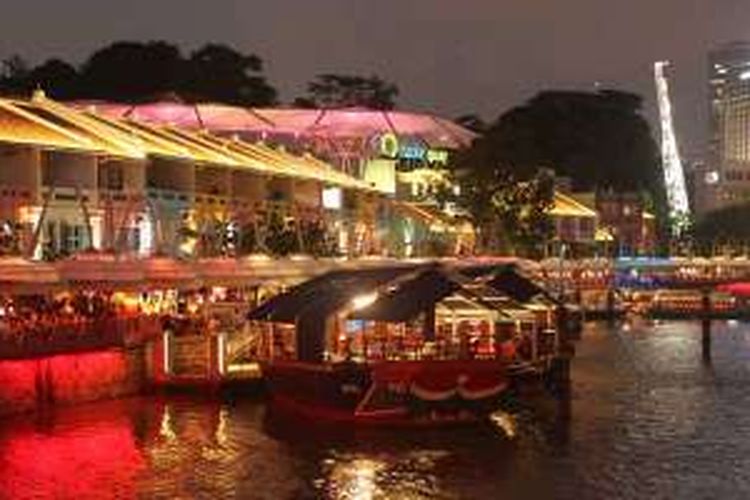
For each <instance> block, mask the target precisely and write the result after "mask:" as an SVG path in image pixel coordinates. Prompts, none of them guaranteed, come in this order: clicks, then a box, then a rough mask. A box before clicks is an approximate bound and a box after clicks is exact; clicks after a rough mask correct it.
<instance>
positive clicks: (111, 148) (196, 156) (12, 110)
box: [0, 91, 375, 191]
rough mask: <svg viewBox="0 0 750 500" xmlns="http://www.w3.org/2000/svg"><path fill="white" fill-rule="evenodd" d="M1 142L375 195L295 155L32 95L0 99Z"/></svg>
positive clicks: (320, 163) (362, 185) (361, 183)
mask: <svg viewBox="0 0 750 500" xmlns="http://www.w3.org/2000/svg"><path fill="white" fill-rule="evenodd" d="M0 143H6V144H22V145H33V146H38V147H40V148H44V149H53V150H63V151H74V152H83V153H90V154H95V155H107V156H112V157H116V158H122V159H136V160H143V159H145V158H147V157H161V158H167V159H173V160H177V161H188V162H194V163H200V164H207V165H216V166H221V167H227V168H234V169H238V170H247V171H249V172H252V173H255V174H259V175H268V176H278V177H287V178H294V179H300V180H313V181H318V182H322V183H325V184H329V185H334V186H339V187H342V188H346V189H356V190H362V191H375V188H374V187H372V186H371V185H370V184H368V183H367V182H365V181H362V180H359V179H356V178H354V177H352V176H350V175H348V174H345V173H343V172H340V171H338V170H335V169H334V168H333V167H331V166H330V165H329V164H327V163H325V162H323V161H321V160H318V159H315V158H313V157H312V156H311V155H302V156H298V155H293V154H291V153H288V152H286V151H284V150H282V149H276V148H273V147H271V146H269V145H267V144H264V143H251V142H247V141H243V140H240V139H239V138H236V137H229V138H228V137H223V136H218V135H214V134H211V133H209V132H203V131H195V130H188V129H185V128H178V127H175V126H172V125H158V124H147V123H143V122H139V121H134V120H130V119H127V118H112V117H106V116H104V115H101V114H97V113H96V112H95V111H93V110H87V109H74V108H71V107H68V106H66V105H63V104H61V103H58V102H55V101H53V100H51V99H48V98H47V97H45V96H44V94H43V93H42V92H39V91H38V92H37V93H35V95H34V97H33V98H32V99H31V100H29V101H24V100H16V99H0Z"/></svg>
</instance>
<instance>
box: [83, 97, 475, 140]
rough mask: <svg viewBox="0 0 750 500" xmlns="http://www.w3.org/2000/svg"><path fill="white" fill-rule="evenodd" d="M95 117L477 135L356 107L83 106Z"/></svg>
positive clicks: (314, 131) (365, 133) (431, 136)
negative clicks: (91, 111) (95, 115)
mask: <svg viewBox="0 0 750 500" xmlns="http://www.w3.org/2000/svg"><path fill="white" fill-rule="evenodd" d="M81 105H84V106H91V107H93V109H95V110H96V111H97V112H98V113H102V114H104V115H107V116H114V117H118V118H129V119H133V120H138V121H144V122H148V123H161V124H164V123H167V124H172V125H175V126H179V127H187V128H193V129H206V130H210V131H213V132H222V133H229V132H235V133H241V132H246V133H247V132H249V133H258V134H262V133H271V134H289V135H298V136H316V137H319V136H324V137H328V138H352V137H358V138H362V137H366V138H369V137H372V136H376V135H380V134H385V133H394V134H396V135H399V136H414V137H419V138H420V139H421V140H422V141H424V142H425V143H426V144H427V145H428V146H429V147H431V148H435V149H459V148H462V147H466V146H468V145H469V144H471V141H472V140H473V139H474V138H475V137H476V135H475V134H474V133H473V132H471V131H470V130H468V129H466V128H464V127H461V126H460V125H458V124H456V123H453V122H452V121H450V120H446V119H444V118H440V117H437V116H433V115H429V114H424V113H407V112H403V111H381V110H370V109H360V108H349V109H298V108H241V107H235V106H227V105H223V104H212V103H201V104H185V103H180V102H154V103H148V104H137V105H129V104H115V103H81Z"/></svg>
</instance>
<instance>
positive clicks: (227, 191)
mask: <svg viewBox="0 0 750 500" xmlns="http://www.w3.org/2000/svg"><path fill="white" fill-rule="evenodd" d="M388 213H389V207H388V200H387V199H386V198H385V197H384V195H383V193H382V192H381V191H379V190H378V189H376V188H374V187H373V186H372V185H370V184H369V183H367V182H365V181H363V180H361V179H357V178H355V177H353V176H350V175H347V174H345V173H343V172H341V171H339V170H336V169H334V168H333V167H331V166H330V165H328V164H326V163H325V162H322V161H320V160H317V159H315V158H314V157H312V156H310V155H295V154H291V153H288V152H286V151H285V150H284V149H283V148H274V147H271V146H268V145H267V144H264V143H258V142H249V141H242V140H240V139H237V138H228V137H222V136H218V135H215V134H210V133H208V132H205V131H190V130H185V129H182V128H177V127H173V126H169V125H149V124H144V123H141V122H137V121H132V120H125V119H114V118H108V117H104V116H102V115H99V114H96V113H93V112H89V111H85V110H77V109H73V108H71V107H68V106H65V105H62V104H60V103H57V102H54V101H52V100H50V99H47V98H46V97H44V95H43V94H41V93H40V94H37V95H36V96H35V97H34V98H32V99H31V100H10V99H0V222H1V223H0V232H1V233H2V238H0V243H2V246H3V248H1V249H0V253H5V254H22V255H25V256H27V257H31V258H35V259H48V260H52V259H58V258H65V257H67V256H69V255H71V254H73V253H77V252H79V251H83V250H107V251H114V252H116V253H122V254H133V255H139V256H149V255H154V254H160V255H171V256H179V257H191V256H209V257H211V256H232V255H239V254H251V253H267V254H276V255H289V254H295V253H307V254H318V255H330V256H335V255H346V256H363V255H386V254H388V249H387V248H386V247H385V246H384V245H385V241H384V239H383V238H382V235H381V234H379V231H378V229H379V226H380V224H381V220H383V219H384V218H386V217H387V215H388Z"/></svg>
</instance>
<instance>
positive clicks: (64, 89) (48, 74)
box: [25, 59, 80, 99]
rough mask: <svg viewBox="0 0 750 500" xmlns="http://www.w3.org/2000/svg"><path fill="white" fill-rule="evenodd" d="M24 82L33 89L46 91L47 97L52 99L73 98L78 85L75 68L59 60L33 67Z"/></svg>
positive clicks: (51, 60)
mask: <svg viewBox="0 0 750 500" xmlns="http://www.w3.org/2000/svg"><path fill="white" fill-rule="evenodd" d="M26 81H27V82H28V85H29V86H31V87H33V88H40V89H46V92H47V93H48V95H49V96H50V97H52V98H54V99H71V98H74V97H75V96H76V93H77V89H78V85H79V84H80V82H79V79H78V71H77V70H76V69H75V67H73V66H71V65H70V64H68V63H66V62H65V61H63V60H61V59H48V60H47V61H45V62H44V63H42V64H40V65H38V66H35V67H34V68H33V69H32V70H31V71H30V72H29V74H28V76H27V78H26ZM25 90H28V89H25Z"/></svg>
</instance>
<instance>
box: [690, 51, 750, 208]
mask: <svg viewBox="0 0 750 500" xmlns="http://www.w3.org/2000/svg"><path fill="white" fill-rule="evenodd" d="M708 59H709V95H710V106H711V110H710V116H709V158H708V168H706V170H705V172H704V175H703V177H702V179H698V181H699V184H698V185H697V186H696V188H697V190H698V191H699V192H701V196H700V199H701V200H702V205H703V206H699V207H696V209H697V210H698V211H700V212H706V211H708V210H712V209H715V208H721V207H725V206H728V205H731V204H736V203H742V202H750V43H748V42H733V43H730V44H726V45H722V46H720V47H717V48H716V49H714V50H712V51H711V52H710V53H709V58H708Z"/></svg>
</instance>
